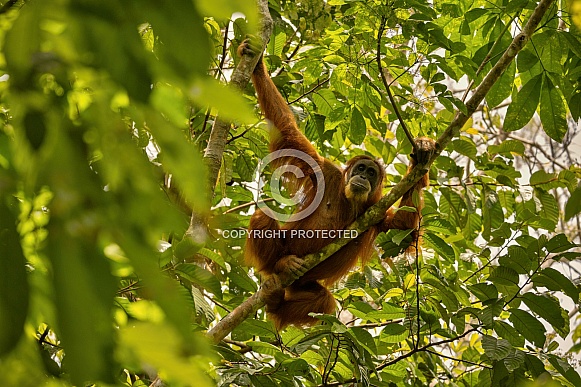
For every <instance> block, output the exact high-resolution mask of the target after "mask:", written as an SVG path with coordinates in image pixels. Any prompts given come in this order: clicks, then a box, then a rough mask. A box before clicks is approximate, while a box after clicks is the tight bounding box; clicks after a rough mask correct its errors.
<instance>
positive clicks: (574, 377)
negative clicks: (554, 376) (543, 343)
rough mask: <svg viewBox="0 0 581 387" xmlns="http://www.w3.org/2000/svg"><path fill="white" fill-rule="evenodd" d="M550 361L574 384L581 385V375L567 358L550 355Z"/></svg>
mask: <svg viewBox="0 0 581 387" xmlns="http://www.w3.org/2000/svg"><path fill="white" fill-rule="evenodd" d="M549 362H550V363H551V365H552V366H553V367H555V369H556V370H557V371H559V373H560V374H561V375H563V376H564V377H565V379H567V380H568V381H569V382H571V383H572V385H573V386H581V377H580V376H579V373H577V371H575V368H573V367H572V366H571V365H570V364H569V363H568V362H567V360H566V359H564V358H562V357H556V356H549Z"/></svg>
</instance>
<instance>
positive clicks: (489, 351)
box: [482, 335, 513, 360]
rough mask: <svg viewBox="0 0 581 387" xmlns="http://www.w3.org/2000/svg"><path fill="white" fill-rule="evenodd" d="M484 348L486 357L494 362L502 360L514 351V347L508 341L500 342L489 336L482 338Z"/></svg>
mask: <svg viewBox="0 0 581 387" xmlns="http://www.w3.org/2000/svg"><path fill="white" fill-rule="evenodd" d="M482 348H483V349H484V353H485V354H486V356H488V357H489V358H490V359H492V360H502V359H504V358H505V357H506V356H508V354H510V353H511V352H512V350H513V348H512V345H510V343H509V342H508V341H507V340H504V339H500V340H499V339H496V338H495V337H492V336H488V335H484V336H482Z"/></svg>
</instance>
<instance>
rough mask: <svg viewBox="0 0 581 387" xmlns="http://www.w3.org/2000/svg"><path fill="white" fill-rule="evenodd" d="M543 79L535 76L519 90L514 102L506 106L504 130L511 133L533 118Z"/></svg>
mask: <svg viewBox="0 0 581 387" xmlns="http://www.w3.org/2000/svg"><path fill="white" fill-rule="evenodd" d="M542 84H543V77H542V76H541V75H537V76H536V77H534V78H532V79H531V80H529V81H528V82H527V83H526V84H525V85H524V86H523V87H522V89H520V90H519V92H518V94H517V95H516V98H515V100H514V101H513V102H512V103H511V104H510V105H509V106H508V110H507V112H506V117H505V118H504V130H506V131H507V132H512V131H515V130H518V129H520V128H522V127H523V126H525V125H526V124H527V123H528V122H529V121H530V120H531V118H532V117H533V114H534V113H535V110H536V109H537V106H538V105H539V100H540V97H541V86H542Z"/></svg>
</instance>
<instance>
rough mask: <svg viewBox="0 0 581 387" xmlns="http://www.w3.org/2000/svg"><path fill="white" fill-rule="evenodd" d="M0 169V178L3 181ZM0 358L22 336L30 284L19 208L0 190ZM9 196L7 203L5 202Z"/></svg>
mask: <svg viewBox="0 0 581 387" xmlns="http://www.w3.org/2000/svg"><path fill="white" fill-rule="evenodd" d="M2 172H3V171H2V170H1V169H0V180H4V179H3V178H4V176H2ZM0 193H1V194H2V195H0V197H1V199H0V251H2V257H1V258H0V273H2V280H0V358H2V357H3V356H4V355H6V354H8V353H9V352H10V351H11V350H12V349H14V347H15V346H16V344H17V343H18V341H19V340H20V337H21V336H22V333H23V331H24V322H25V320H26V315H27V313H28V303H29V299H28V296H29V293H30V290H29V286H28V281H27V278H26V269H25V265H26V259H25V258H24V253H23V252H22V247H21V245H20V235H18V232H17V231H16V217H15V216H14V214H13V211H14V210H15V209H17V208H18V205H17V203H16V201H15V200H14V199H13V197H12V195H10V194H7V193H5V192H4V191H3V190H1V189H0ZM8 198H10V204H9V202H8Z"/></svg>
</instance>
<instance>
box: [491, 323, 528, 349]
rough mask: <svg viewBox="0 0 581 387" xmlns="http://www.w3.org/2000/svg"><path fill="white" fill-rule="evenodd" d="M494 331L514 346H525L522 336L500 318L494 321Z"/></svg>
mask: <svg viewBox="0 0 581 387" xmlns="http://www.w3.org/2000/svg"><path fill="white" fill-rule="evenodd" d="M494 331H495V332H496V333H497V334H498V336H499V337H502V338H503V339H506V340H508V341H509V342H510V343H511V344H512V345H513V346H515V347H524V346H525V339H524V337H523V336H521V334H520V333H518V331H517V330H516V329H515V328H514V327H513V326H511V325H509V324H507V323H506V322H504V321H502V320H497V321H494Z"/></svg>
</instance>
